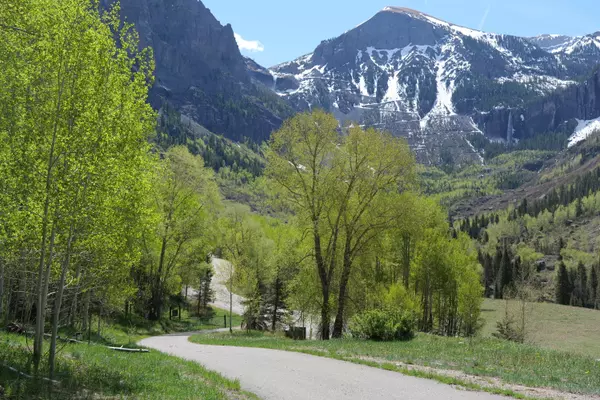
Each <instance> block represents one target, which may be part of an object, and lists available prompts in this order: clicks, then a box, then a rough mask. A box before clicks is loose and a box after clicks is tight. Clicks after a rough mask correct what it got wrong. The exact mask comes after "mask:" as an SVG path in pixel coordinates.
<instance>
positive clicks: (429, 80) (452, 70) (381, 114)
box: [260, 7, 600, 164]
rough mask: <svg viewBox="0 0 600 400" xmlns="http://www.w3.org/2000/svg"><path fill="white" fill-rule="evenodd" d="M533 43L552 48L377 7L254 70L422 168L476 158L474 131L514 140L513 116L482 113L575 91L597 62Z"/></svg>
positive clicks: (297, 100)
mask: <svg viewBox="0 0 600 400" xmlns="http://www.w3.org/2000/svg"><path fill="white" fill-rule="evenodd" d="M540 40H542V39H540ZM557 42H558V40H557ZM565 43H566V41H565ZM563 44H564V43H563ZM542 45H544V46H550V45H552V43H551V42H548V43H542V42H539V43H536V41H535V40H531V39H528V38H521V37H516V36H510V35H497V34H492V33H485V32H481V31H478V30H473V29H469V28H465V27H461V26H458V25H454V24H451V23H448V22H445V21H442V20H440V19H437V18H435V17H432V16H430V15H427V14H425V13H421V12H418V11H415V10H411V9H408V8H398V7H386V8H385V9H383V10H382V11H380V12H379V13H377V14H376V15H375V16H374V17H373V18H371V19H370V20H368V21H367V22H365V23H363V24H361V25H359V26H357V27H355V28H353V29H351V30H349V31H347V32H345V33H344V34H342V35H341V36H339V37H337V38H334V39H330V40H326V41H323V42H322V43H321V44H320V45H319V46H318V47H317V48H316V49H315V51H314V52H313V53H311V54H308V55H305V56H302V57H300V58H298V59H296V60H294V61H291V62H288V63H284V64H281V65H277V66H274V67H272V68H271V69H270V73H271V77H272V78H269V77H268V76H266V74H265V71H261V72H260V73H261V75H262V78H261V79H262V81H263V82H264V83H265V84H266V85H270V86H271V87H272V88H273V90H275V91H276V92H277V93H278V94H279V95H280V96H281V97H282V98H285V99H287V100H288V101H289V102H290V103H291V104H292V105H293V106H294V107H295V108H296V109H297V110H308V109H311V108H314V107H321V108H324V109H325V110H328V111H331V112H333V113H334V114H335V115H336V117H337V118H338V119H339V120H340V121H342V122H344V121H348V120H352V121H358V122H359V123H361V124H364V125H369V126H376V127H380V128H383V129H387V130H389V131H391V132H392V133H393V134H395V135H398V136H404V137H406V138H407V140H408V141H409V144H410V145H411V146H412V148H413V149H414V150H415V151H416V153H417V157H418V159H419V161H421V162H425V163H439V162H440V160H441V159H442V158H447V157H450V158H452V159H453V160H454V162H455V163H457V164H463V163H469V162H479V154H478V153H477V152H476V151H475V150H474V149H473V147H472V146H471V143H469V141H468V140H467V138H468V137H469V136H471V135H472V134H473V133H485V134H486V135H487V136H489V137H491V138H496V139H499V140H507V139H508V140H512V139H513V134H512V129H511V126H512V125H513V124H515V123H516V122H518V120H519V119H520V118H521V114H516V115H515V116H514V118H513V117H510V116H509V117H508V119H507V120H506V121H503V122H506V123H505V124H504V125H502V124H495V123H492V124H490V123H487V122H489V121H488V120H486V116H488V115H489V114H490V112H492V111H494V110H502V109H506V110H510V109H522V108H525V107H526V105H528V104H529V103H532V102H535V101H536V100H539V99H541V98H544V97H545V96H548V95H550V94H552V93H554V92H556V91H557V90H561V89H566V88H570V87H574V86H576V81H575V80H576V79H577V78H579V77H580V76H581V75H582V71H583V70H584V69H585V70H587V71H589V70H590V69H591V68H592V66H593V65H594V64H596V63H600V55H599V56H598V57H595V56H594V55H593V54H592V55H590V57H589V59H588V58H586V59H584V60H579V61H578V62H577V63H575V64H574V62H573V60H575V59H577V55H572V54H569V53H567V52H566V50H565V52H564V53H563V52H559V54H553V53H551V52H550V51H548V50H545V49H544V48H542V47H541V46H542ZM563 54H564V56H563ZM590 54H591V53H590ZM584 66H585V68H584ZM523 118H525V115H523ZM509 119H510V121H509ZM513 119H514V121H513ZM515 121H516V122H515ZM486 123H487V125H486ZM520 132H521V131H516V132H515V136H514V138H519V136H518V134H519V133H520Z"/></svg>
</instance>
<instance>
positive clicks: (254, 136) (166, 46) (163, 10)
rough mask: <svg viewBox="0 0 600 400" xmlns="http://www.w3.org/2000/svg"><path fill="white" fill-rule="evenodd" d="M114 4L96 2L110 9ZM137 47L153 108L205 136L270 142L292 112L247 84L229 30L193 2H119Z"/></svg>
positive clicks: (252, 82) (248, 79) (243, 63)
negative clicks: (147, 50)
mask: <svg viewBox="0 0 600 400" xmlns="http://www.w3.org/2000/svg"><path fill="white" fill-rule="evenodd" d="M112 2H113V0H101V5H102V6H104V7H109V6H110V4H111V3H112ZM120 4H121V15H122V17H123V19H124V20H125V21H128V22H131V23H133V24H135V27H136V29H137V31H138V32H139V34H140V45H141V46H143V47H148V46H150V47H152V49H153V50H154V56H155V61H156V71H155V75H156V83H155V85H154V87H153V88H152V90H151V94H150V100H151V103H152V105H153V106H154V107H155V108H156V109H159V108H161V107H162V106H163V105H164V103H165V102H168V103H169V104H170V105H171V106H173V107H174V108H175V109H177V110H178V111H179V112H181V113H182V114H184V115H186V116H188V117H190V118H192V119H193V120H194V121H195V122H197V123H199V124H201V125H203V126H204V127H206V128H207V129H208V130H210V131H212V132H214V133H217V134H222V135H224V136H226V137H228V138H230V139H233V140H237V141H243V140H244V139H246V138H248V139H250V140H252V141H255V142H259V143H260V142H261V141H263V140H266V139H268V138H269V136H270V134H271V132H272V131H273V130H275V129H277V128H278V127H279V126H280V125H281V123H282V121H283V119H285V118H287V117H289V116H290V115H292V113H293V110H292V109H291V108H290V107H289V106H288V105H287V104H286V102H285V100H284V99H281V98H280V97H279V96H277V95H276V94H274V93H273V92H272V91H271V90H268V89H267V88H265V87H264V86H263V85H262V84H259V83H258V82H256V81H255V80H253V79H252V77H251V76H250V74H249V73H248V71H247V69H246V59H245V58H244V57H243V56H242V55H241V54H240V51H239V48H238V46H237V43H236V41H235V38H234V33H233V29H232V27H231V26H230V25H225V26H223V25H221V23H220V22H219V21H218V20H217V19H216V18H215V17H214V16H213V14H212V13H211V12H210V10H209V9H208V8H206V7H205V6H204V5H203V4H202V2H201V1H198V0H121V1H120Z"/></svg>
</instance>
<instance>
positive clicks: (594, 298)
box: [589, 265, 600, 308]
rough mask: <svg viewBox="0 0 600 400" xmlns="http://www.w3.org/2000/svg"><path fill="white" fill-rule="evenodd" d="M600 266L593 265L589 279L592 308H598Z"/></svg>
mask: <svg viewBox="0 0 600 400" xmlns="http://www.w3.org/2000/svg"><path fill="white" fill-rule="evenodd" d="M597 268H598V266H597V265H595V266H593V267H592V269H591V271H590V280H589V295H590V300H589V304H590V306H591V307H592V308H598V300H600V299H598V271H597Z"/></svg>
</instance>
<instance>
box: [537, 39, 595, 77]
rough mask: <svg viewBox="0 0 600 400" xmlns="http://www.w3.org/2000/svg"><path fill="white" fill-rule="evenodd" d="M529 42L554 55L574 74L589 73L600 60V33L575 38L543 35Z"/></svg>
mask: <svg viewBox="0 0 600 400" xmlns="http://www.w3.org/2000/svg"><path fill="white" fill-rule="evenodd" d="M529 40H530V41H531V42H533V43H535V44H537V45H538V46H540V47H541V48H543V49H544V50H546V51H548V52H550V53H552V54H554V55H555V56H556V57H557V58H558V59H559V60H560V61H561V62H562V63H563V64H564V65H566V66H567V67H568V69H569V70H570V71H571V72H572V73H574V74H576V73H578V74H580V75H585V74H587V73H589V67H590V65H595V64H596V63H598V60H600V31H598V32H596V33H592V34H590V35H585V36H575V37H569V36H561V35H542V36H538V37H534V38H530V39H529Z"/></svg>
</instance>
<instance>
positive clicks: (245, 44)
mask: <svg viewBox="0 0 600 400" xmlns="http://www.w3.org/2000/svg"><path fill="white" fill-rule="evenodd" d="M234 36H235V41H236V42H237V44H238V47H239V48H240V50H246V51H250V52H253V53H254V52H261V51H264V50H265V46H263V44H262V43H261V42H259V41H258V40H246V39H244V38H243V37H242V35H240V34H239V33H235V34H234Z"/></svg>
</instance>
